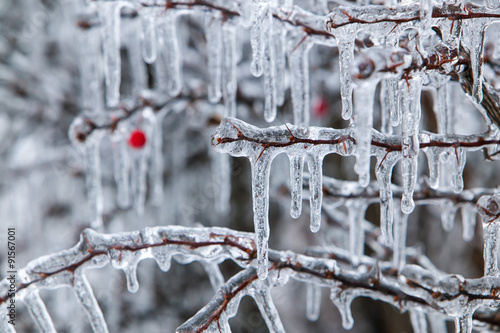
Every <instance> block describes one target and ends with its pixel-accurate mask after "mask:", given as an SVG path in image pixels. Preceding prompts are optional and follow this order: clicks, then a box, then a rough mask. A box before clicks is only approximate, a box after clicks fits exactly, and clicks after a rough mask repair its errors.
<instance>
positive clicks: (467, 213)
mask: <svg viewBox="0 0 500 333" xmlns="http://www.w3.org/2000/svg"><path fill="white" fill-rule="evenodd" d="M460 212H461V214H462V228H463V231H462V236H463V239H464V241H466V242H470V241H472V239H473V238H474V233H475V229H476V210H475V208H474V206H472V205H468V204H465V205H463V206H462V209H461V210H460Z"/></svg>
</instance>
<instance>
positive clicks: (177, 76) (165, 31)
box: [157, 11, 182, 96]
mask: <svg viewBox="0 0 500 333" xmlns="http://www.w3.org/2000/svg"><path fill="white" fill-rule="evenodd" d="M176 22H177V14H176V13H175V11H173V12H172V11H168V12H167V13H166V14H165V17H164V18H163V20H160V21H159V22H158V25H157V28H158V34H159V43H160V46H161V48H160V50H161V51H160V54H159V59H158V60H159V62H160V63H159V64H158V65H159V66H160V68H161V70H163V71H165V73H162V74H161V75H160V77H159V79H160V80H162V81H163V82H162V83H160V86H161V85H163V86H164V87H165V88H166V90H167V92H168V94H169V95H170V96H177V95H178V94H179V93H180V92H181V89H182V78H181V66H182V63H181V57H180V52H179V40H178V38H177V28H176Z"/></svg>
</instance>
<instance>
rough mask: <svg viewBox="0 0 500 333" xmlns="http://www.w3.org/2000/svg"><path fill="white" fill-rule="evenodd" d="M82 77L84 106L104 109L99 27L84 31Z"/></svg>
mask: <svg viewBox="0 0 500 333" xmlns="http://www.w3.org/2000/svg"><path fill="white" fill-rule="evenodd" d="M81 44H82V45H83V47H82V48H81V49H80V52H81V57H80V69H81V70H80V77H81V82H82V85H81V93H82V102H83V106H84V107H85V108H87V109H89V110H90V111H91V112H96V111H99V110H102V106H103V105H102V104H103V103H102V95H101V93H100V92H101V91H102V68H101V59H100V57H99V53H100V49H101V39H100V36H99V30H98V29H91V30H88V31H82V33H81Z"/></svg>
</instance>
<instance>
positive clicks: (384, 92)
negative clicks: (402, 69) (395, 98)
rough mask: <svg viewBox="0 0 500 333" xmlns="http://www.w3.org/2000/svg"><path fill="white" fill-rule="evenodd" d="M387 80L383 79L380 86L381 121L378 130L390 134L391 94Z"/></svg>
mask: <svg viewBox="0 0 500 333" xmlns="http://www.w3.org/2000/svg"><path fill="white" fill-rule="evenodd" d="M387 80H388V79H383V80H382V85H381V87H380V118H381V123H382V124H381V126H380V131H381V132H382V133H384V134H392V126H391V108H390V105H391V100H392V96H390V95H389V85H388V82H387Z"/></svg>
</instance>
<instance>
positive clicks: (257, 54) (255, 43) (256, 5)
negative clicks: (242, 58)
mask: <svg viewBox="0 0 500 333" xmlns="http://www.w3.org/2000/svg"><path fill="white" fill-rule="evenodd" d="M267 10H268V5H267V2H264V1H261V0H253V1H252V28H251V30H250V44H251V46H252V64H251V65H250V72H251V73H252V75H253V76H256V77H259V76H261V75H262V71H263V65H262V63H263V54H264V48H265V46H264V44H265V38H264V35H266V34H268V31H266V29H265V28H264V25H265V24H264V21H265V20H267V19H269V17H268V15H267V14H266V12H267Z"/></svg>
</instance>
